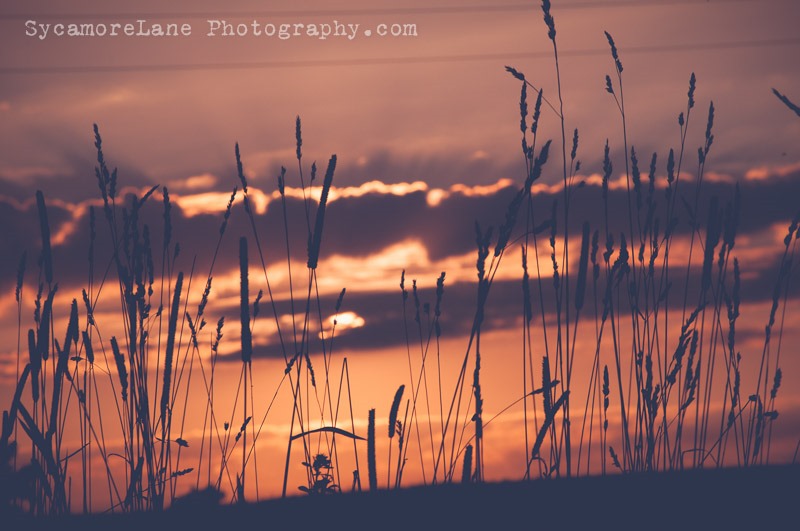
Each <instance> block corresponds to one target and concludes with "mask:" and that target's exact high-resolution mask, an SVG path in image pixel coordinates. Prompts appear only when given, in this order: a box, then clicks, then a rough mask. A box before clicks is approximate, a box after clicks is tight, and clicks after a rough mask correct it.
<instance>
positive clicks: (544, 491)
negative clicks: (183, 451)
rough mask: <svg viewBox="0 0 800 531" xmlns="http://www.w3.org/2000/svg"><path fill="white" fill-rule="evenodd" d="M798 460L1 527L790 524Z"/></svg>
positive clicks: (201, 497)
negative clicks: (786, 463) (781, 462)
mask: <svg viewBox="0 0 800 531" xmlns="http://www.w3.org/2000/svg"><path fill="white" fill-rule="evenodd" d="M799 491H800V466H797V465H794V466H770V467H750V468H723V469H706V470H701V469H693V470H685V471H672V472H657V473H640V474H625V475H613V476H605V477H598V476H584V477H579V478H561V479H550V480H534V481H524V482H504V483H482V484H467V485H464V484H447V485H439V486H427V487H409V488H404V489H399V490H382V491H378V492H363V493H354V494H338V495H331V496H295V497H290V498H285V499H276V500H270V501H264V502H260V503H244V504H237V505H225V504H222V505H217V504H216V503H215V499H217V497H216V496H214V493H213V492H211V493H210V492H203V491H201V492H199V493H193V494H190V495H189V496H187V497H184V498H179V499H177V500H176V502H175V504H174V506H173V508H171V509H168V510H166V511H164V512H157V513H154V512H137V513H125V514H123V513H117V514H107V515H91V516H64V517H58V518H41V519H32V518H30V517H20V516H17V517H14V518H12V519H4V520H5V521H4V522H3V524H4V525H3V527H4V528H5V529H80V530H83V531H89V530H95V529H97V530H106V529H108V530H112V529H113V530H117V529H141V530H145V529H170V530H180V529H186V530H189V529H326V528H327V529H348V530H353V529H376V530H379V529H411V528H416V529H526V528H527V529H534V528H536V529H547V528H551V529H552V528H556V527H557V528H560V529H653V530H658V529H791V528H793V527H792V526H794V525H797V522H798V514H799V513H798V507H797V503H798V500H797V493H798V492H799Z"/></svg>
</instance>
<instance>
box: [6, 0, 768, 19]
mask: <svg viewBox="0 0 800 531" xmlns="http://www.w3.org/2000/svg"><path fill="white" fill-rule="evenodd" d="M766 1H767V0H652V1H650V2H643V1H641V0H592V1H575V2H569V3H558V4H557V5H554V6H553V11H554V12H555V13H558V12H559V11H562V10H563V11H571V10H580V9H599V8H615V7H624V8H634V7H637V8H643V7H666V6H678V5H695V6H705V5H712V4H723V5H724V4H743V3H747V4H752V3H761V4H763V3H765V2H766ZM508 11H532V12H536V13H538V8H537V6H536V5H533V6H532V5H531V4H529V3H528V4H499V5H494V4H484V5H471V6H428V7H395V8H384V9H374V8H371V9H370V8H363V9H323V10H287V11H281V10H266V11H263V10H256V11H239V12H236V11H199V12H177V11H172V12H130V13H27V14H26V13H10V14H2V15H0V20H28V19H35V18H37V17H38V18H48V19H58V20H88V19H119V18H145V19H165V18H173V19H174V18H181V19H196V18H213V19H218V18H225V17H227V18H241V17H332V16H336V17H341V16H359V15H360V16H366V15H450V14H460V13H465V14H466V13H484V12H508Z"/></svg>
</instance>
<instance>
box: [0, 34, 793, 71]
mask: <svg viewBox="0 0 800 531" xmlns="http://www.w3.org/2000/svg"><path fill="white" fill-rule="evenodd" d="M798 44H800V38H798V37H793V38H781V39H765V40H752V41H728V42H706V43H698V44H685V43H681V44H668V45H653V46H629V47H626V48H625V49H624V50H623V51H622V53H623V55H631V54H644V53H670V52H680V51H701V50H709V51H713V50H733V49H741V48H765V47H773V46H796V45H798ZM599 55H608V49H607V48H583V49H574V50H559V56H562V57H590V56H599ZM549 57H552V52H550V51H541V52H506V53H485V54H465V55H433V56H406V57H365V58H354V59H327V60H326V59H309V60H286V61H250V62H235V63H230V62H225V63H174V64H150V65H73V66H29V67H0V74H3V75H28V74H94V73H107V72H122V73H125V72H189V71H203V70H256V69H274V68H312V67H326V66H383V65H409V64H435V63H463V62H473V61H510V60H513V59H542V58H549Z"/></svg>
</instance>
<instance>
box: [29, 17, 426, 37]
mask: <svg viewBox="0 0 800 531" xmlns="http://www.w3.org/2000/svg"><path fill="white" fill-rule="evenodd" d="M359 28H361V32H360V33H359ZM195 29H196V28H195V26H194V25H193V24H191V23H188V22H169V23H160V22H150V21H148V20H145V19H137V20H136V21H134V22H70V23H63V22H40V21H37V20H27V21H26V22H25V35H26V36H27V37H33V38H37V39H39V40H45V39H48V38H59V37H191V36H192V35H202V36H205V37H275V38H278V39H281V40H288V39H291V38H293V37H307V38H315V39H319V40H322V41H324V40H326V39H336V38H345V39H347V40H351V41H352V40H353V39H355V38H356V37H358V36H359V35H363V36H364V37H371V36H373V35H374V36H378V37H417V36H418V32H417V25H416V24H413V23H380V24H376V25H375V26H374V27H370V28H366V29H364V28H362V24H360V23H344V22H340V21H338V20H332V21H330V22H323V23H305V22H291V23H289V22H283V23H272V22H261V21H259V20H251V21H248V22H228V21H227V20H223V19H210V20H206V22H205V24H204V25H203V27H202V28H197V30H198V31H195Z"/></svg>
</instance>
